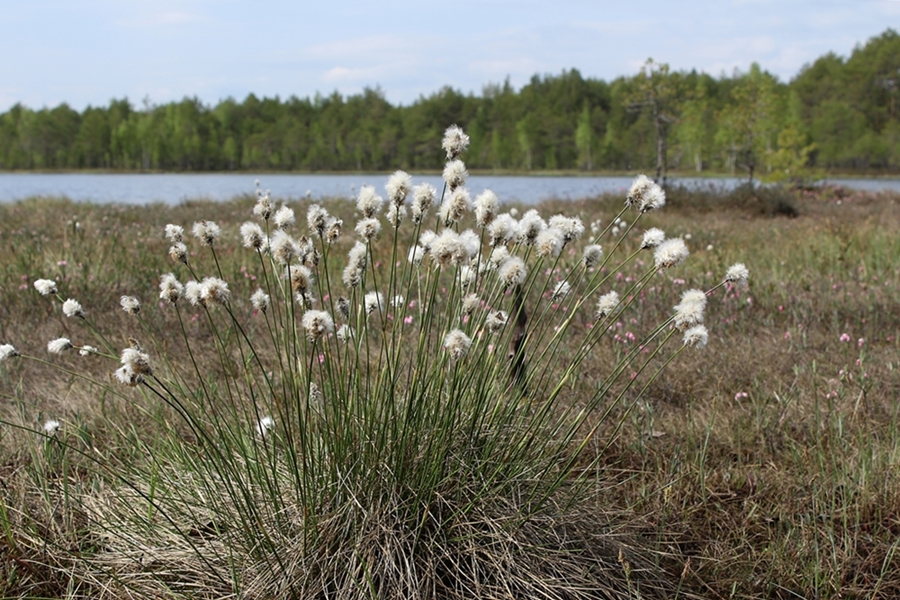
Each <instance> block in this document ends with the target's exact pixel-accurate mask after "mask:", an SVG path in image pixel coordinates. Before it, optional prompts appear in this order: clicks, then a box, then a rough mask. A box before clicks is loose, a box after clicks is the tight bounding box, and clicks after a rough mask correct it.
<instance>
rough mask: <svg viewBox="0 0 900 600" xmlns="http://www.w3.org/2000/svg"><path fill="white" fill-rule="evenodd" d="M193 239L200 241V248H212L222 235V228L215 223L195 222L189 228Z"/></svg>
mask: <svg viewBox="0 0 900 600" xmlns="http://www.w3.org/2000/svg"><path fill="white" fill-rule="evenodd" d="M191 232H192V233H193V234H194V237H195V238H197V239H198V240H200V245H201V246H212V245H214V244H215V243H216V242H217V241H218V240H219V236H221V235H222V228H221V227H219V226H218V225H217V224H216V223H215V221H197V222H196V223H194V226H193V227H192V228H191Z"/></svg>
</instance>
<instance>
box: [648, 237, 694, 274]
mask: <svg viewBox="0 0 900 600" xmlns="http://www.w3.org/2000/svg"><path fill="white" fill-rule="evenodd" d="M688 254H689V253H688V249H687V246H686V245H685V243H684V240H683V239H681V238H672V239H668V240H665V241H664V242H662V243H661V244H660V245H659V246H657V247H656V250H655V252H654V254H653V260H654V262H655V264H656V268H657V269H669V268H671V267H674V266H676V265H679V264H681V263H683V262H684V261H685V260H686V259H687V257H688Z"/></svg>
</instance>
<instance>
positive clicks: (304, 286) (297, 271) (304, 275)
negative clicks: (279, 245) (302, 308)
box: [288, 265, 314, 294]
mask: <svg viewBox="0 0 900 600" xmlns="http://www.w3.org/2000/svg"><path fill="white" fill-rule="evenodd" d="M288 270H289V271H290V279H291V289H293V290H294V291H295V292H297V293H298V294H305V293H307V292H308V291H309V288H310V287H311V286H312V284H313V283H314V280H313V274H312V271H311V270H310V268H309V267H307V266H305V265H291V266H290V267H289V269H288Z"/></svg>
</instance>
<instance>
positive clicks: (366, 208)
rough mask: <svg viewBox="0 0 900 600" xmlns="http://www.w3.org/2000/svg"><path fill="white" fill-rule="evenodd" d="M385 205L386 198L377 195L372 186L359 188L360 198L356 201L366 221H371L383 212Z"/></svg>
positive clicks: (357, 207)
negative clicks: (382, 208)
mask: <svg viewBox="0 0 900 600" xmlns="http://www.w3.org/2000/svg"><path fill="white" fill-rule="evenodd" d="M383 204H384V198H382V197H381V196H379V195H378V194H376V193H375V188H374V187H372V186H371V185H364V186H362V187H361V188H359V196H357V199H356V209H357V210H358V211H359V212H361V213H362V215H363V217H364V218H366V219H371V218H373V217H374V216H375V215H377V214H378V213H379V212H380V211H381V206H382V205H383Z"/></svg>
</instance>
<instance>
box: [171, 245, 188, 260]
mask: <svg viewBox="0 0 900 600" xmlns="http://www.w3.org/2000/svg"><path fill="white" fill-rule="evenodd" d="M169 256H170V257H171V259H172V260H173V261H175V262H177V263H181V264H183V265H186V264H188V249H187V246H185V245H184V243H183V242H175V243H174V244H172V246H171V247H170V248H169Z"/></svg>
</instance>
